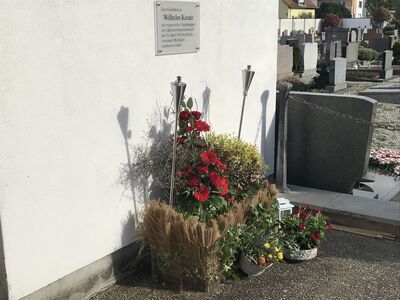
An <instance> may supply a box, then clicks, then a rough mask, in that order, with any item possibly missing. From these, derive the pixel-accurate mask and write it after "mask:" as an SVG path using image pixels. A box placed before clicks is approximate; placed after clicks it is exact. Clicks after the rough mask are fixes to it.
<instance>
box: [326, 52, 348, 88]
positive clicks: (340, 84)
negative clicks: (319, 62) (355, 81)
mask: <svg viewBox="0 0 400 300" xmlns="http://www.w3.org/2000/svg"><path fill="white" fill-rule="evenodd" d="M346 65H347V61H346V58H343V57H336V58H333V59H331V60H330V61H329V85H328V86H326V89H327V90H328V91H329V92H331V93H332V92H336V91H340V90H343V89H345V88H347V82H346Z"/></svg>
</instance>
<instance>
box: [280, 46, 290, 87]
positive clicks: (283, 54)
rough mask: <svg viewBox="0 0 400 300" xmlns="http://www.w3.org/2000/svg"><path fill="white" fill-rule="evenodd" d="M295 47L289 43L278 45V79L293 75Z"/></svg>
mask: <svg viewBox="0 0 400 300" xmlns="http://www.w3.org/2000/svg"><path fill="white" fill-rule="evenodd" d="M292 68H293V47H290V46H289V45H283V46H278V65H277V72H278V74H277V77H278V80H280V79H283V78H285V77H290V76H293V72H292Z"/></svg>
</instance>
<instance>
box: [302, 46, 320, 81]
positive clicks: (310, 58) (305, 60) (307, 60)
mask: <svg viewBox="0 0 400 300" xmlns="http://www.w3.org/2000/svg"><path fill="white" fill-rule="evenodd" d="M299 49H300V55H301V59H302V66H303V76H315V75H316V74H317V61H318V44H317V43H303V44H300V46H299Z"/></svg>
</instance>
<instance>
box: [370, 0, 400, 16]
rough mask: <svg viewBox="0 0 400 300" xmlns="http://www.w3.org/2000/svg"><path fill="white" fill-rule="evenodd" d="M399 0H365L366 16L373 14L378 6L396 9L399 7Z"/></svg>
mask: <svg viewBox="0 0 400 300" xmlns="http://www.w3.org/2000/svg"><path fill="white" fill-rule="evenodd" d="M399 2H400V1H399V0H367V1H366V2H365V9H366V10H367V15H368V16H370V17H371V16H373V15H374V12H375V10H376V9H377V8H378V7H381V6H383V7H384V8H387V9H389V10H396V9H398V8H399Z"/></svg>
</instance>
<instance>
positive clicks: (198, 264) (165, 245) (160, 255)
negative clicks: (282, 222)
mask: <svg viewBox="0 0 400 300" xmlns="http://www.w3.org/2000/svg"><path fill="white" fill-rule="evenodd" d="M277 192H278V191H277V190H276V188H275V186H274V185H268V183H266V185H265V186H264V188H263V189H261V190H260V191H259V192H258V194H257V195H256V196H255V197H253V198H249V199H246V200H244V201H242V202H240V203H235V204H234V205H233V207H232V208H231V209H230V210H229V211H228V212H227V213H226V214H224V215H221V216H219V218H217V219H215V220H213V221H212V222H211V223H210V224H205V223H203V222H200V221H199V220H198V218H197V217H194V216H191V217H187V218H185V217H184V216H183V214H181V213H178V212H177V211H175V210H174V209H173V208H172V207H171V206H169V205H167V204H164V203H160V202H157V201H151V202H150V203H149V205H148V206H147V208H146V211H145V214H144V218H143V237H144V239H145V240H146V241H147V242H148V244H149V245H150V249H151V256H152V269H153V272H154V273H155V275H158V276H160V277H161V278H162V279H163V280H165V281H167V282H169V283H170V284H171V285H173V286H175V287H178V288H182V287H183V288H189V289H196V290H203V291H204V290H205V291H207V290H209V288H210V280H209V279H210V277H211V276H212V275H213V273H216V272H217V271H218V268H219V258H218V254H217V253H213V252H212V251H211V249H212V248H213V247H214V246H215V244H216V242H217V240H218V239H219V238H221V237H223V236H224V235H225V234H226V232H227V231H228V229H229V228H231V227H232V226H234V225H236V224H240V223H245V221H246V217H247V215H248V212H249V210H250V208H251V206H252V205H257V204H258V203H260V202H262V203H264V205H265V206H266V207H269V206H270V205H271V203H272V199H273V198H274V197H275V196H276V194H277Z"/></svg>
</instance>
